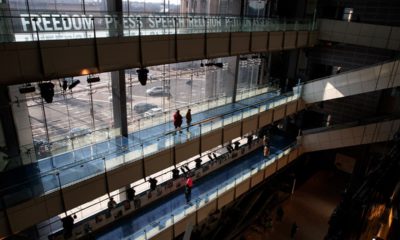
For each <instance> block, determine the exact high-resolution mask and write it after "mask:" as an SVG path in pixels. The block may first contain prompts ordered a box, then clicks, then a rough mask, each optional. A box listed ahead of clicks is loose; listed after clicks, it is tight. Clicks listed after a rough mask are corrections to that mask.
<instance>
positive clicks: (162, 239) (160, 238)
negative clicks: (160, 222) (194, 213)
mask: <svg viewBox="0 0 400 240" xmlns="http://www.w3.org/2000/svg"><path fill="white" fill-rule="evenodd" d="M172 235H173V226H172V227H169V228H167V229H165V230H163V231H162V232H160V233H158V234H157V235H155V236H154V237H152V238H150V239H152V240H168V239H173V236H172Z"/></svg>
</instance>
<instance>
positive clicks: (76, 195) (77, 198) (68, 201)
mask: <svg viewBox="0 0 400 240" xmlns="http://www.w3.org/2000/svg"><path fill="white" fill-rule="evenodd" d="M63 193H64V202H65V207H66V208H67V209H72V208H74V207H77V206H79V205H81V204H84V203H87V202H89V201H92V200H93V199H95V198H97V197H100V196H102V195H105V194H107V191H106V180H105V177H104V174H101V175H98V176H95V177H93V178H90V179H88V180H85V181H82V182H79V184H75V185H72V186H69V187H67V188H64V189H63Z"/></svg>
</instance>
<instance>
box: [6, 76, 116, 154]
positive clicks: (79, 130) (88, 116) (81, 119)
mask: <svg viewBox="0 0 400 240" xmlns="http://www.w3.org/2000/svg"><path fill="white" fill-rule="evenodd" d="M99 77H100V81H99V82H94V83H88V82H87V78H88V77H87V76H79V77H74V78H65V79H56V80H52V81H50V82H51V83H52V84H53V85H54V96H53V97H52V98H51V99H52V101H51V103H49V102H47V100H46V99H45V98H43V97H42V95H41V92H42V91H41V90H40V83H34V84H32V86H34V87H35V89H36V91H35V92H33V93H27V94H25V100H24V102H19V101H18V102H13V104H26V106H27V111H28V117H29V122H30V127H31V130H32V138H33V148H34V150H35V153H36V158H37V159H41V158H44V157H47V156H50V155H54V154H57V153H59V152H65V151H68V150H71V149H75V148H79V147H82V146H85V145H89V144H93V143H95V142H98V141H103V140H105V139H108V138H110V137H112V135H113V131H112V129H113V127H114V120H113V117H112V116H113V115H112V114H113V107H112V102H111V100H112V98H111V94H112V89H111V80H110V73H102V74H100V75H99ZM46 83H49V82H46ZM24 87H26V85H20V86H19V88H20V89H21V88H24ZM64 89H65V90H64Z"/></svg>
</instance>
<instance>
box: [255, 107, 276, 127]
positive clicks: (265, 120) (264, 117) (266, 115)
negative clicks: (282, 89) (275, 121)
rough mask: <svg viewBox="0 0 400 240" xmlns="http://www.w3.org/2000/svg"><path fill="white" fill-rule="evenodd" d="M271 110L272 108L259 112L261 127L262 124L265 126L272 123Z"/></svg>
mask: <svg viewBox="0 0 400 240" xmlns="http://www.w3.org/2000/svg"><path fill="white" fill-rule="evenodd" d="M273 111H274V110H272V109H269V110H266V111H265V112H262V113H260V115H259V119H260V120H259V121H260V122H259V124H260V127H263V126H266V125H268V124H271V123H272V116H273Z"/></svg>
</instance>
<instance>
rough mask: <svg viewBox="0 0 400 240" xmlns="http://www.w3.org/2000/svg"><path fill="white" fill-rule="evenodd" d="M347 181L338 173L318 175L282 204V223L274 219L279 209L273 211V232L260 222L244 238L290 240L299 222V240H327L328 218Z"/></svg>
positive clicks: (251, 227) (324, 172)
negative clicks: (294, 223) (294, 226)
mask: <svg viewBox="0 0 400 240" xmlns="http://www.w3.org/2000/svg"><path fill="white" fill-rule="evenodd" d="M346 180H347V177H346V176H344V175H342V174H340V173H337V172H328V171H321V172H318V173H316V174H315V175H314V176H313V177H312V178H310V179H309V180H307V182H305V183H304V184H303V185H302V186H300V187H299V188H298V189H297V190H296V191H295V193H294V195H292V197H291V198H290V199H288V200H287V201H285V202H284V203H283V205H282V207H283V210H284V217H283V220H282V222H277V221H276V220H275V213H276V210H274V211H273V214H274V220H273V227H272V229H270V230H265V231H264V228H263V227H262V226H261V225H260V224H259V223H255V224H253V225H252V226H250V227H249V228H248V229H247V230H246V231H245V232H244V234H243V235H242V236H243V237H244V238H245V239H248V240H250V239H251V240H256V239H257V240H258V239H271V240H272V239H273V240H287V239H290V230H291V226H292V224H293V222H296V224H297V225H298V229H297V233H296V235H295V239H296V240H321V239H324V237H325V235H326V233H327V231H328V227H329V225H328V221H329V218H330V216H331V214H332V211H333V210H334V208H335V207H336V205H337V204H338V203H339V200H340V194H341V192H342V191H343V190H344V188H345V186H346Z"/></svg>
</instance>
